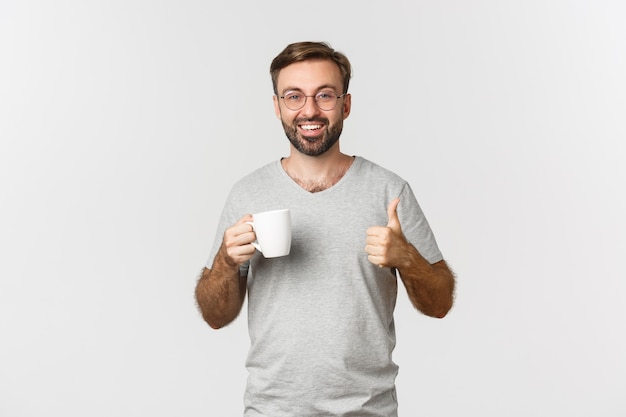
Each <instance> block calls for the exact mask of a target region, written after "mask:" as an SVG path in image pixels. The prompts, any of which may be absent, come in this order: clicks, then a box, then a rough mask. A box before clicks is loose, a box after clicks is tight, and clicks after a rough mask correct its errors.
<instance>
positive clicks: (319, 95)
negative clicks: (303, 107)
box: [315, 91, 336, 101]
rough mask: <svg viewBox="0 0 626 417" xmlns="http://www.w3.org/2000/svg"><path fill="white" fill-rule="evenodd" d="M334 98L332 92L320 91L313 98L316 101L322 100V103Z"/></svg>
mask: <svg viewBox="0 0 626 417" xmlns="http://www.w3.org/2000/svg"><path fill="white" fill-rule="evenodd" d="M335 97H336V96H335V93H333V92H332V91H320V92H319V93H317V95H316V96H315V98H317V99H318V100H324V101H326V100H331V99H333V98H335Z"/></svg>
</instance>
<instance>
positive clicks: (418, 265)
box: [365, 198, 455, 318]
mask: <svg viewBox="0 0 626 417" xmlns="http://www.w3.org/2000/svg"><path fill="white" fill-rule="evenodd" d="M399 202H400V199H399V198H396V199H394V200H393V201H392V202H391V203H390V204H389V207H388V208H387V216H388V218H389V221H388V223H387V226H374V227H370V228H369V229H367V240H366V247H365V251H366V252H367V254H368V260H369V261H370V262H371V263H373V264H375V265H378V266H379V267H381V268H395V269H396V270H397V272H398V274H399V276H400V279H401V280H402V283H403V284H404V286H405V288H406V290H407V293H408V295H409V298H410V300H411V303H412V304H413V306H415V308H416V309H418V310H419V311H421V312H422V313H424V314H426V315H427V316H431V317H437V318H443V317H445V316H446V314H448V312H449V311H450V309H451V308H452V304H453V302H454V287H455V278H454V274H453V273H452V271H451V270H450V268H449V267H448V265H447V263H446V262H445V261H444V260H442V261H439V262H436V263H434V264H431V263H429V262H428V261H427V260H426V259H425V258H424V257H423V256H422V255H421V254H420V253H419V251H418V250H417V249H416V248H415V246H413V245H412V244H411V243H410V242H408V241H407V240H406V238H405V237H404V234H403V233H402V227H401V225H400V220H399V219H398V214H397V212H396V209H397V207H398V203H399Z"/></svg>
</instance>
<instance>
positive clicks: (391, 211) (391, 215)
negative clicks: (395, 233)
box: [387, 197, 402, 230]
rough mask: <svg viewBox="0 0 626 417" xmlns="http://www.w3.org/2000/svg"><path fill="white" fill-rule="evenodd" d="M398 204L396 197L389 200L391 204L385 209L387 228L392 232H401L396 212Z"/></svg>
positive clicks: (398, 200)
mask: <svg viewBox="0 0 626 417" xmlns="http://www.w3.org/2000/svg"><path fill="white" fill-rule="evenodd" d="M398 204H400V199H399V198H397V197H396V198H394V199H393V200H391V203H389V206H388V207H387V218H388V219H389V221H388V222H387V227H389V228H390V229H393V230H402V228H401V227H400V219H399V218H398V212H397V209H398Z"/></svg>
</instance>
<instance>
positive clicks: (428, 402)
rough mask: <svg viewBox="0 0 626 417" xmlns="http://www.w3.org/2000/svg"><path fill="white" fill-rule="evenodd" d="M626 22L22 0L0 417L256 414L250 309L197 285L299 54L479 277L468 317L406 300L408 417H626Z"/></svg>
mask: <svg viewBox="0 0 626 417" xmlns="http://www.w3.org/2000/svg"><path fill="white" fill-rule="evenodd" d="M217 4H219V5H217ZM624 22H626V6H625V3H624V2H622V1H618V0H615V1H607V0H588V1H585V0H580V1H565V0H561V1H558V0H530V1H515V2H514V1H502V0H482V1H471V2H470V1H465V0H455V1H412V2H409V1H405V2H402V1H386V2H384V3H383V2H372V1H369V2H368V1H363V2H356V1H354V2H342V1H337V0H333V1H317V2H292V1H267V2H261V1H230V2H219V3H218V2H210V1H177V2H174V1H171V2H166V1H147V0H146V1H135V0H132V1H129V0H124V1H121V0H118V1H110V0H109V1H104V0H103V1H77V0H74V1H73V0H69V1H67V0H59V1H54V2H45V1H17V0H16V1H12V0H0V138H1V144H0V186H1V188H0V191H1V205H0V210H1V216H0V256H1V263H0V416H2V417H21V416H29V417H30V416H44V415H45V416H64V417H70V416H71V417H73V416H76V417H79V416H80V417H83V416H90V417H100V416H106V417H109V416H124V417H126V416H186V417H192V416H237V415H241V411H242V395H243V389H244V384H245V378H246V372H245V368H244V360H245V354H246V351H247V347H248V338H247V328H246V320H245V316H243V315H242V316H241V317H239V318H238V319H237V320H236V321H235V322H234V323H233V324H232V325H231V326H229V327H227V328H225V329H222V330H219V331H213V330H211V329H210V328H209V327H208V326H207V325H206V324H204V322H203V321H202V320H201V318H200V316H199V314H198V313H197V311H196V308H195V305H194V300H193V288H194V285H195V282H196V277H197V274H198V272H199V270H200V268H201V267H202V266H203V264H204V261H205V259H206V256H207V254H208V251H209V248H210V246H211V243H212V241H213V237H214V230H215V225H216V223H217V219H218V216H219V213H220V211H221V208H222V204H223V201H224V199H225V197H226V194H227V193H228V191H229V189H230V186H231V185H232V184H233V182H234V181H235V180H237V179H238V178H239V177H241V176H242V175H244V174H246V173H248V172H249V171H251V170H252V169H254V168H256V167H258V166H260V165H262V164H265V163H267V162H269V161H272V160H275V159H277V158H279V157H280V156H284V155H286V154H287V152H288V146H287V145H288V142H287V139H286V138H285V137H284V134H283V132H282V128H281V126H280V124H279V122H278V121H277V120H276V118H275V116H274V113H273V108H272V100H271V95H272V91H271V83H270V77H269V73H268V68H269V64H270V61H271V59H272V58H273V57H274V56H275V55H276V54H277V53H278V52H280V50H282V48H283V47H284V46H286V45H287V43H290V42H294V41H300V40H323V41H328V42H330V43H331V44H332V46H334V47H335V48H337V49H338V50H340V51H343V52H345V53H346V54H347V55H348V57H349V58H350V59H351V60H352V63H353V65H354V78H353V81H352V84H351V93H352V94H353V109H352V114H351V116H350V118H349V119H348V120H347V121H346V123H345V128H344V135H343V137H342V141H341V142H342V149H343V150H344V151H345V152H346V153H349V154H357V155H361V156H364V157H366V158H369V159H371V160H373V161H375V162H377V163H379V164H381V165H383V166H386V167H388V168H391V169H393V170H394V171H396V172H397V173H398V174H400V175H401V176H403V177H404V178H406V179H407V180H408V181H409V182H410V183H411V184H412V186H413V189H414V191H415V192H416V194H417V196H418V199H419V201H420V203H421V205H422V208H423V209H424V211H425V212H426V215H427V217H428V218H429V220H430V223H431V226H432V227H433V229H434V231H435V234H436V236H437V239H438V242H439V245H440V247H441V249H442V250H443V252H444V255H445V257H446V259H447V260H448V261H449V263H450V265H451V266H452V268H453V269H454V270H455V271H456V273H457V275H458V291H457V300H456V305H455V307H454V309H453V310H452V311H451V313H450V314H449V316H448V317H446V318H445V319H444V320H435V319H430V318H427V317H424V316H421V315H420V314H419V313H417V312H415V311H414V310H413V309H412V308H411V307H410V306H409V305H408V301H407V297H406V294H405V293H404V290H403V289H401V292H400V294H399V301H398V307H397V310H396V312H397V314H396V320H397V333H398V346H397V348H396V351H395V355H394V359H395V360H396V362H397V363H398V364H399V365H400V374H399V376H398V380H397V383H398V395H399V402H400V415H401V416H403V417H411V416H428V417H437V416H445V417H447V416H459V415H466V416H494V417H501V416H507V417H514V416H520V417H522V416H524V417H526V416H535V417H536V416H557V415H559V416H570V417H571V416H581V417H582V416H603V417H609V416H624V415H626V400H625V399H624V388H625V387H626V355H625V354H624V352H626V341H625V331H626V303H625V291H626V284H625V279H626V268H625V266H624V255H626V242H625V240H626V238H625V235H626V227H625V221H624V213H626V196H625V192H624V190H625V189H626V187H625V186H626V168H624V161H625V159H626V152H625V150H624V149H625V146H624V140H625V139H626V122H625V120H626V119H625V115H626V75H625V74H626V25H625V24H624ZM320 383H323V381H320Z"/></svg>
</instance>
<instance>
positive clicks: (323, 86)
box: [282, 84, 337, 94]
mask: <svg viewBox="0 0 626 417" xmlns="http://www.w3.org/2000/svg"><path fill="white" fill-rule="evenodd" d="M325 89H329V90H333V91H334V92H335V94H336V93H337V89H336V88H335V86H334V85H332V84H323V85H320V86H319V87H317V89H316V90H315V91H316V92H319V91H322V90H325ZM288 91H300V92H304V91H303V90H302V89H301V88H300V87H286V88H284V89H283V90H282V94H285V93H286V92H288Z"/></svg>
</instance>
